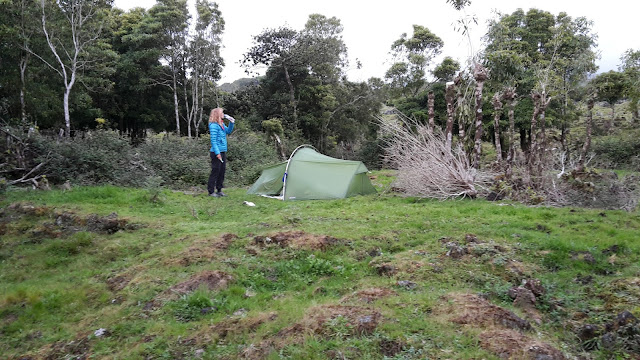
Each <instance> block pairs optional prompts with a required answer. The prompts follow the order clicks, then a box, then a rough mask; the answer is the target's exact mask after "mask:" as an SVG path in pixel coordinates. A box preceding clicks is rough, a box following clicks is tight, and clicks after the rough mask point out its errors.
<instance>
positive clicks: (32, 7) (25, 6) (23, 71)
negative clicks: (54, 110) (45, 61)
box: [0, 0, 44, 124]
mask: <svg viewBox="0 0 640 360" xmlns="http://www.w3.org/2000/svg"><path fill="white" fill-rule="evenodd" d="M39 14H40V9H39V6H38V3H37V2H36V1H35V0H15V1H9V2H5V3H3V2H1V1H0V24H2V25H0V44H1V45H0V49H1V53H2V59H1V60H0V61H2V62H3V63H6V64H12V65H13V64H15V65H17V66H16V68H14V67H13V66H10V67H11V69H3V71H2V73H3V74H2V75H0V77H1V78H2V80H0V83H2V84H3V85H4V86H3V88H4V89H5V90H8V89H7V88H8V87H9V88H11V87H12V86H11V85H10V84H13V83H15V81H16V80H17V78H19V85H17V86H16V87H18V88H19V103H20V119H21V121H22V122H23V123H25V124H26V123H27V89H28V88H31V87H32V86H30V85H32V84H27V83H28V82H29V78H30V76H29V73H28V69H29V68H30V67H33V66H34V64H33V62H32V56H33V54H32V52H33V51H37V52H38V53H44V51H41V45H42V44H41V41H39V40H40V39H39V38H40V36H39V35H41V33H42V25H41V24H39V22H36V21H33V19H34V18H39V17H40V15H39ZM43 56H44V54H43ZM35 66H36V67H37V66H38V64H36V65H35ZM7 67H8V66H7ZM14 70H17V72H18V74H15V72H14ZM33 85H36V84H33ZM11 92H14V89H12V90H10V93H7V94H6V95H7V96H9V97H10V98H13V96H12V95H11ZM11 102H12V103H13V101H11Z"/></svg>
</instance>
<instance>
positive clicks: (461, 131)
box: [454, 73, 466, 142]
mask: <svg viewBox="0 0 640 360" xmlns="http://www.w3.org/2000/svg"><path fill="white" fill-rule="evenodd" d="M454 84H455V85H456V87H457V88H458V101H457V102H456V110H458V137H459V138H460V140H462V141H463V142H464V140H465V136H466V134H465V131H466V129H465V127H466V124H465V123H464V116H463V114H462V104H463V103H464V94H463V93H462V87H461V86H460V85H461V84H462V73H459V74H458V76H456V78H455V80H454Z"/></svg>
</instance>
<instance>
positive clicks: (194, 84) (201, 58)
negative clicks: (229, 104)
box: [184, 0, 224, 137]
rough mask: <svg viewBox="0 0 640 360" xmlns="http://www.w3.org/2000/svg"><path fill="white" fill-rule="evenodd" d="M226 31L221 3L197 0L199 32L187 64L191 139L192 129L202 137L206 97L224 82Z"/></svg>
mask: <svg viewBox="0 0 640 360" xmlns="http://www.w3.org/2000/svg"><path fill="white" fill-rule="evenodd" d="M223 31H224V20H223V18H222V13H221V11H220V10H219V9H218V4H217V3H215V2H212V1H208V0H197V1H196V24H195V33H194V34H193V37H192V39H191V43H190V45H189V52H188V61H187V65H188V66H189V68H188V71H189V73H190V77H189V79H188V81H187V82H186V85H189V86H184V94H185V104H186V109H185V110H186V119H187V124H188V125H187V135H188V136H189V137H191V127H192V126H193V128H194V130H195V136H196V137H198V132H199V129H200V125H201V124H202V122H203V119H204V117H205V114H204V104H205V98H206V96H207V95H209V94H211V93H212V92H213V91H215V89H213V88H214V86H215V81H217V80H220V73H221V71H222V67H223V66H224V61H223V59H222V57H221V56H220V47H221V44H222V37H221V36H222V32H223ZM188 90H189V91H188ZM188 92H189V93H190V94H188Z"/></svg>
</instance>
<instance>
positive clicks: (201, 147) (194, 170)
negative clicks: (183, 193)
mask: <svg viewBox="0 0 640 360" xmlns="http://www.w3.org/2000/svg"><path fill="white" fill-rule="evenodd" d="M136 150H137V151H138V153H139V154H140V158H141V159H142V160H143V161H144V166H145V167H147V168H148V171H149V172H150V174H149V175H153V176H159V177H160V178H162V180H163V181H164V183H165V184H166V185H167V186H169V187H184V186H193V185H202V184H206V183H207V179H208V177H209V172H210V169H211V167H210V165H209V164H210V162H211V160H210V158H209V151H208V150H209V136H208V135H205V136H202V137H200V138H198V139H195V140H194V139H188V138H184V137H177V136H173V135H167V136H164V137H162V138H151V139H148V140H147V141H145V142H144V143H142V144H140V146H138V148H136Z"/></svg>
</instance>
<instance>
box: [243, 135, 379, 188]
mask: <svg viewBox="0 0 640 360" xmlns="http://www.w3.org/2000/svg"><path fill="white" fill-rule="evenodd" d="M367 171H368V170H367V167H366V166H365V165H364V164H363V163H362V162H361V161H351V160H340V159H335V158H332V157H329V156H326V155H322V154H320V153H318V152H317V151H315V149H313V148H312V147H309V146H301V147H299V148H297V149H296V150H295V151H294V152H293V153H292V154H291V157H290V158H289V161H287V162H283V163H280V164H277V165H273V166H270V167H268V168H266V169H264V170H263V171H262V174H261V175H260V178H259V179H258V180H257V181H256V182H255V183H254V184H253V185H252V186H251V187H250V188H249V190H248V191H247V192H248V193H249V194H258V195H280V194H282V192H284V194H282V195H283V199H284V200H319V199H342V198H346V197H350V196H356V195H366V194H375V193H376V189H375V188H374V187H373V185H372V184H371V180H369V177H368V176H367ZM285 173H286V175H285Z"/></svg>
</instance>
